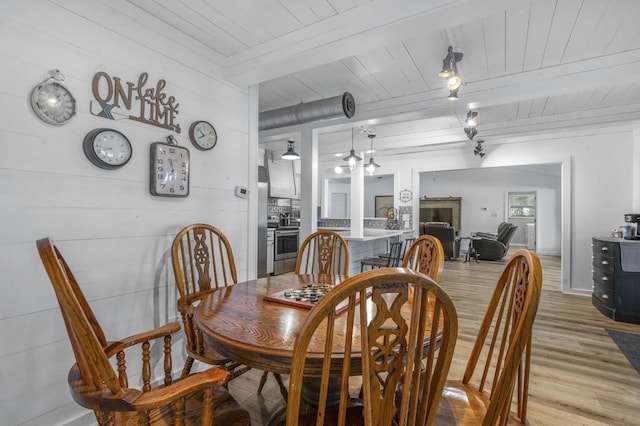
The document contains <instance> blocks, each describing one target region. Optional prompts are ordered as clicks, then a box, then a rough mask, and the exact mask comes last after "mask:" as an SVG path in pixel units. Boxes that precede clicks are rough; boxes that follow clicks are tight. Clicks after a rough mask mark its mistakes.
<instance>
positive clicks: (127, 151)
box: [82, 129, 132, 170]
mask: <svg viewBox="0 0 640 426" xmlns="http://www.w3.org/2000/svg"><path fill="white" fill-rule="evenodd" d="M82 148H83V150H84V154H85V155H86V156H87V158H88V159H89V161H91V162H92V163H93V164H94V165H96V166H98V167H100V168H101V169H106V170H113V169H117V168H119V167H122V166H124V165H125V164H127V163H128V162H129V160H130V159H131V153H132V150H131V142H129V139H127V137H126V136H125V135H123V134H122V133H120V132H118V131H117V130H112V129H93V130H92V131H90V132H89V133H87V135H86V136H85V137H84V141H83V142H82Z"/></svg>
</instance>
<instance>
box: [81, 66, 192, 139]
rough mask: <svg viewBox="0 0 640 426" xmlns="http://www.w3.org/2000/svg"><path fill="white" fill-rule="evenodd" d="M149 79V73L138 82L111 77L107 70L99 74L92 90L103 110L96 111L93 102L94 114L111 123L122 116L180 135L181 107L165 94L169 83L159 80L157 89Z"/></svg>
mask: <svg viewBox="0 0 640 426" xmlns="http://www.w3.org/2000/svg"><path fill="white" fill-rule="evenodd" d="M148 80H149V74H147V73H146V72H143V73H142V74H140V76H139V77H138V81H136V82H126V83H123V82H122V81H121V79H120V77H115V76H114V77H111V76H110V75H109V74H107V73H106V72H104V71H99V72H97V73H96V74H95V75H94V76H93V81H92V84H91V88H92V91H93V97H94V98H95V100H96V102H97V103H98V105H99V106H100V110H99V111H96V112H94V111H93V101H91V105H90V112H91V114H93V115H95V116H97V117H104V118H108V119H109V120H117V118H115V116H119V117H122V118H128V119H129V120H134V121H139V122H141V123H145V124H151V125H152V126H157V127H162V128H163V129H168V130H173V131H174V132H176V133H180V125H179V124H178V123H176V116H177V115H178V107H179V106H180V104H179V103H177V102H176V98H175V97H174V96H169V95H167V94H166V93H165V91H164V89H165V86H166V85H167V82H166V81H165V80H158V82H157V83H156V84H155V86H154V85H152V84H148V83H149V81H148ZM121 109H122V110H125V112H122V111H121Z"/></svg>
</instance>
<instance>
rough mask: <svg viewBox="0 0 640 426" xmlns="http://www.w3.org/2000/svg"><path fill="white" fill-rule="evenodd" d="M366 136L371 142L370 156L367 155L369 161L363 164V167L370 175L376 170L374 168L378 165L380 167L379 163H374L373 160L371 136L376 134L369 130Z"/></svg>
mask: <svg viewBox="0 0 640 426" xmlns="http://www.w3.org/2000/svg"><path fill="white" fill-rule="evenodd" d="M367 136H368V137H369V141H370V142H371V148H370V152H371V157H369V162H368V163H367V164H365V165H364V169H365V170H366V171H367V173H369V174H370V175H372V174H374V173H375V172H376V169H377V168H378V167H380V165H379V164H376V163H375V162H374V161H373V138H375V137H376V134H375V133H371V132H369V134H368V135H367Z"/></svg>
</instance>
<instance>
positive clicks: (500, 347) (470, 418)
mask: <svg viewBox="0 0 640 426" xmlns="http://www.w3.org/2000/svg"><path fill="white" fill-rule="evenodd" d="M541 291H542V268H541V266H540V261H539V260H538V257H537V256H536V255H535V254H534V253H531V252H528V251H527V250H518V251H517V252H515V253H514V254H513V256H512V257H511V259H510V260H509V263H507V265H506V266H505V268H504V270H503V271H502V275H501V276H500V278H499V280H498V284H497V285H496V289H495V291H494V293H493V296H492V298H491V302H490V303H489V307H488V309H487V312H486V314H485V317H484V320H483V321H482V324H481V325H480V331H479V332H478V336H477V338H476V342H475V344H474V346H473V350H472V352H471V356H470V357H469V361H468V363H467V368H466V370H465V373H464V376H463V377H462V380H461V381H460V380H457V381H453V380H452V381H447V384H446V386H445V389H444V391H443V395H442V399H441V400H440V406H439V408H438V417H437V424H438V425H440V424H442V425H470V424H474V425H480V424H481V425H484V426H488V425H505V424H526V422H527V397H528V389H529V368H530V364H531V335H532V328H533V321H534V319H535V316H536V311H537V309H538V303H539V301H540V293H541ZM476 367H478V371H479V375H480V377H476V378H475V379H474V373H475V371H476ZM472 380H475V382H473V383H472ZM514 392H515V394H516V398H517V412H516V413H511V401H512V399H513V394H514Z"/></svg>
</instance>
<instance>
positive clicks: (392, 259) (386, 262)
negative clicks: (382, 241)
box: [360, 241, 403, 272]
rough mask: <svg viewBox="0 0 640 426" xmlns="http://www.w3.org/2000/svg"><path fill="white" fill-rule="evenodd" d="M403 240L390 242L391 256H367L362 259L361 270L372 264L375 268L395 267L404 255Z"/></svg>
mask: <svg viewBox="0 0 640 426" xmlns="http://www.w3.org/2000/svg"><path fill="white" fill-rule="evenodd" d="M402 246H403V244H402V242H401V241H399V242H395V243H390V244H389V256H388V257H380V256H378V257H367V258H365V259H362V260H361V261H360V272H362V271H364V267H365V266H371V269H373V268H388V267H395V266H398V265H399V264H400V256H401V255H402Z"/></svg>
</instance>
